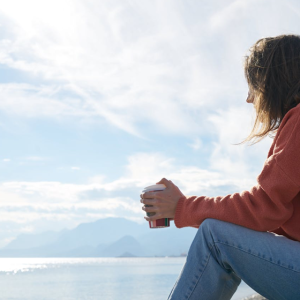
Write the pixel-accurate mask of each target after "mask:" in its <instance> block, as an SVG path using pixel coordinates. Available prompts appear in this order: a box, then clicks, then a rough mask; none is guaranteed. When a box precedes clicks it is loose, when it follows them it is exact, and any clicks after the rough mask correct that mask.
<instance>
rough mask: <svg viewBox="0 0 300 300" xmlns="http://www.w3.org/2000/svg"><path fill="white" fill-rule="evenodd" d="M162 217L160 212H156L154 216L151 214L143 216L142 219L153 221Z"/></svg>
mask: <svg viewBox="0 0 300 300" xmlns="http://www.w3.org/2000/svg"><path fill="white" fill-rule="evenodd" d="M162 218H163V217H162V215H161V214H160V213H156V214H155V215H154V216H151V217H148V216H145V217H144V219H145V220H147V221H155V220H158V219H162Z"/></svg>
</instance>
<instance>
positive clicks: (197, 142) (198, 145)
mask: <svg viewBox="0 0 300 300" xmlns="http://www.w3.org/2000/svg"><path fill="white" fill-rule="evenodd" d="M189 146H190V147H191V148H192V149H194V150H195V151H197V150H199V149H200V148H201V147H202V146H203V143H202V141H201V140H200V139H199V138H196V139H195V140H194V142H193V143H192V144H189Z"/></svg>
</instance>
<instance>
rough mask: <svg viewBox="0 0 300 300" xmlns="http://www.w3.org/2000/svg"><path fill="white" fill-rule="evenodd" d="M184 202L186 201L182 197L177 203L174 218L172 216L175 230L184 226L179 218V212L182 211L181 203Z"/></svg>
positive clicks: (180, 214)
mask: <svg viewBox="0 0 300 300" xmlns="http://www.w3.org/2000/svg"><path fill="white" fill-rule="evenodd" d="M185 200H186V197H185V196H182V197H181V198H180V199H179V200H178V202H177V206H176V211H175V216H174V224H175V226H176V227H177V228H182V227H184V225H183V224H182V221H181V218H182V213H181V211H182V206H183V203H184V201H185Z"/></svg>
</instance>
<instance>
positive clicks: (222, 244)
mask: <svg viewBox="0 0 300 300" xmlns="http://www.w3.org/2000/svg"><path fill="white" fill-rule="evenodd" d="M299 222H300V220H299ZM241 279H242V280H243V281H244V282H245V283H247V284H248V285H249V286H250V287H251V288H252V289H254V290H255V291H257V292H258V293H259V294H261V295H262V296H264V297H266V298H267V299H270V300H299V299H300V242H295V241H292V240H290V239H287V238H286V237H284V236H280V235H276V234H274V233H270V232H259V231H254V230H251V229H248V228H245V227H242V226H238V225H234V224H231V223H227V222H223V221H219V220H214V219H206V220H205V221H204V222H203V223H202V224H201V226H200V227H199V230H198V232H197V234H196V236H195V239H194V241H193V243H192V245H191V247H190V250H189V253H188V256H187V259H186V263H185V265H184V267H183V269H182V271H181V274H180V276H179V278H178V280H177V282H176V283H175V285H174V287H173V290H172V291H171V294H170V295H169V298H168V299H169V300H171V299H172V300H184V299H189V300H196V299H197V300H201V299H203V300H218V299H220V300H227V299H231V297H232V296H233V294H234V293H235V292H236V290H237V287H238V285H239V284H240V282H241Z"/></svg>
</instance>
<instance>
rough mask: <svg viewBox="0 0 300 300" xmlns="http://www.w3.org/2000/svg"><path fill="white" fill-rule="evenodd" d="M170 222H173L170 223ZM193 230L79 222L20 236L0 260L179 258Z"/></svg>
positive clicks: (110, 220) (123, 222)
mask: <svg viewBox="0 0 300 300" xmlns="http://www.w3.org/2000/svg"><path fill="white" fill-rule="evenodd" d="M171 223H173V222H171ZM196 232H197V230H196V229H195V228H181V229H178V228H176V227H174V224H171V226H170V227H168V228H160V229H150V228H149V226H148V223H147V222H145V223H144V224H138V223H136V222H133V221H130V220H127V219H125V218H106V219H100V220H98V221H95V222H91V223H82V224H80V225H78V226H77V227H76V228H74V229H71V230H66V229H64V230H62V231H59V232H55V231H48V232H43V233H39V234H29V233H26V234H21V235H19V236H18V237H17V238H16V239H15V240H13V241H12V242H10V243H9V244H8V245H7V246H5V247H4V248H2V249H0V257H124V256H126V257H135V256H144V257H149V256H182V255H185V254H186V253H187V252H188V249H189V247H190V244H191V242H192V241H193V238H194V236H195V234H196Z"/></svg>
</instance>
